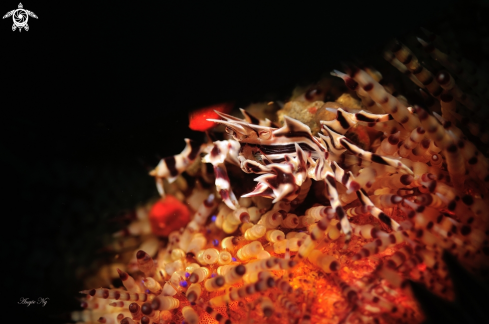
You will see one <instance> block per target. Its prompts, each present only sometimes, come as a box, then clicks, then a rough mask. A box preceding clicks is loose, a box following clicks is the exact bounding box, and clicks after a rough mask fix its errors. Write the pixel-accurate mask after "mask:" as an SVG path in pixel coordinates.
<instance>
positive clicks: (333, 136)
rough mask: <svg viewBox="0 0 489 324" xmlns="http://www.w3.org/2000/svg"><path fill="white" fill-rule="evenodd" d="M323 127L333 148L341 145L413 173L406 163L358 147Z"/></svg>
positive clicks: (371, 159) (376, 160) (384, 163)
mask: <svg viewBox="0 0 489 324" xmlns="http://www.w3.org/2000/svg"><path fill="white" fill-rule="evenodd" d="M323 129H324V130H325V131H326V132H327V133H328V135H329V137H330V138H331V143H332V144H333V146H334V147H335V148H337V147H340V146H342V147H344V148H345V149H347V150H348V151H350V152H351V153H353V154H355V155H356V156H358V157H359V158H361V159H363V160H367V161H370V162H375V163H379V164H383V165H388V166H391V167H394V168H396V169H400V170H403V171H405V172H406V173H409V174H413V171H412V170H411V169H410V168H408V167H407V166H406V165H404V164H403V163H402V162H401V161H399V160H395V159H392V158H388V157H385V156H380V155H378V154H375V153H372V152H368V151H365V150H363V149H361V148H359V147H358V146H357V145H355V144H354V143H353V142H351V141H350V140H349V139H348V138H346V137H345V136H344V135H341V134H338V133H337V132H335V131H334V130H332V129H331V128H329V127H328V126H326V125H323ZM320 136H321V134H320Z"/></svg>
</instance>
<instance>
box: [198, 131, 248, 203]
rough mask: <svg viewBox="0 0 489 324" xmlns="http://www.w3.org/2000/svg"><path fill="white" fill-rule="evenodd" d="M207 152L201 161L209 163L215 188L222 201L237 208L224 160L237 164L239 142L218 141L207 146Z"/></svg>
mask: <svg viewBox="0 0 489 324" xmlns="http://www.w3.org/2000/svg"><path fill="white" fill-rule="evenodd" d="M207 151H209V152H208V154H207V155H206V156H204V158H203V159H202V162H204V163H211V164H212V166H213V167H214V174H215V176H216V189H217V191H218V192H219V194H220V195H221V198H222V200H223V201H224V203H225V204H226V205H227V206H228V207H229V208H231V209H233V210H236V209H238V208H239V204H238V200H237V199H236V196H235V195H234V193H233V191H232V189H231V182H230V181H229V176H228V173H227V170H226V166H225V165H224V161H228V162H230V163H233V164H236V165H239V160H238V151H239V143H238V142H236V141H231V140H229V141H218V142H215V143H214V144H213V145H212V146H211V147H209V148H208V150H207Z"/></svg>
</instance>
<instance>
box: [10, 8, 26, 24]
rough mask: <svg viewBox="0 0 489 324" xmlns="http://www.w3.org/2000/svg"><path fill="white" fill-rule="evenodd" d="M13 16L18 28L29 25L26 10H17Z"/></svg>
mask: <svg viewBox="0 0 489 324" xmlns="http://www.w3.org/2000/svg"><path fill="white" fill-rule="evenodd" d="M12 16H13V18H14V24H15V25H17V26H18V27H21V26H25V24H27V19H28V17H27V12H25V10H24V9H17V10H15V12H14V14H13V15H12Z"/></svg>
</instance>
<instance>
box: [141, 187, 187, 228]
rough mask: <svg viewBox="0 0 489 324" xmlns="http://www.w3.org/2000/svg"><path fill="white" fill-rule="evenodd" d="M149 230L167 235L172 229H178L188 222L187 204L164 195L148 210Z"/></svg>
mask: <svg viewBox="0 0 489 324" xmlns="http://www.w3.org/2000/svg"><path fill="white" fill-rule="evenodd" d="M149 222H150V224H151V231H152V232H153V233H154V234H156V235H160V236H168V235H169V234H170V233H171V232H172V231H175V230H178V229H180V228H181V227H183V226H185V225H187V223H188V222H190V211H189V210H188V208H187V206H186V205H185V204H184V203H182V202H181V201H180V200H178V199H177V198H175V197H173V196H171V195H166V197H165V198H164V199H162V200H158V202H157V203H155V204H154V205H153V207H152V208H151V211H150V212H149Z"/></svg>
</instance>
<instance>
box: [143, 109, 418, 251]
mask: <svg viewBox="0 0 489 324" xmlns="http://www.w3.org/2000/svg"><path fill="white" fill-rule="evenodd" d="M241 112H242V113H243V115H244V117H245V119H239V118H236V117H233V116H230V115H227V114H224V113H220V112H217V111H216V113H217V114H218V115H219V117H221V118H222V119H209V121H213V122H215V123H219V124H224V125H225V126H226V132H227V133H228V134H229V135H230V136H231V138H232V139H229V140H225V141H215V142H213V143H209V144H203V145H199V144H197V143H195V142H193V141H191V140H189V139H185V141H186V143H187V146H186V147H185V149H184V150H183V152H182V153H181V154H179V155H175V156H170V157H167V158H164V159H162V160H161V161H160V163H159V164H158V166H157V167H156V168H155V169H154V170H153V171H152V172H151V173H150V174H151V175H153V176H155V177H156V181H157V187H158V190H159V191H160V194H162V195H163V194H164V193H163V186H162V180H163V179H164V178H167V179H168V180H169V181H170V182H172V181H174V180H175V179H176V177H177V176H178V175H179V174H180V173H181V172H183V171H185V169H186V168H187V167H188V166H189V165H190V164H191V163H192V162H193V161H194V160H195V159H196V158H197V157H198V156H199V154H200V153H201V152H202V153H206V155H205V156H204V157H203V159H202V162H204V163H211V164H212V165H213V167H214V173H215V176H216V180H215V184H216V188H217V190H218V192H219V193H220V195H221V197H222V199H223V201H224V203H225V204H226V205H227V206H228V207H229V208H231V209H233V210H236V209H238V208H239V204H238V201H237V199H236V197H235V195H234V193H233V191H232V188H231V184H230V180H229V177H228V175H227V171H226V167H225V165H224V162H228V163H231V164H234V165H237V166H239V167H240V168H241V170H242V171H243V172H245V173H253V174H259V175H260V176H258V177H257V178H256V179H255V181H257V182H258V184H257V185H256V187H255V189H254V190H253V191H252V192H250V193H248V194H245V195H243V196H242V197H253V196H263V197H267V198H272V199H273V203H275V202H278V201H281V200H286V201H292V200H293V199H295V198H296V197H297V196H298V194H299V192H300V188H301V185H302V184H303V183H304V182H305V181H306V180H307V179H313V180H315V181H324V184H325V187H326V191H325V192H326V195H327V198H328V199H329V201H330V203H331V207H332V208H333V210H334V212H335V213H336V215H337V216H338V218H339V221H340V224H341V228H342V231H343V232H344V233H345V235H346V241H347V242H348V241H349V240H350V238H351V235H352V228H351V226H350V223H349V221H348V218H347V217H346V213H345V211H344V209H343V206H342V205H341V202H340V199H339V195H338V191H337V187H336V182H339V183H341V184H343V185H344V186H345V187H346V188H347V190H348V191H347V193H352V192H355V193H356V195H357V197H358V199H359V201H360V202H361V204H362V205H363V206H364V207H365V208H366V210H368V211H369V212H370V214H372V215H373V216H374V217H376V218H377V219H378V220H380V221H381V222H383V223H384V224H386V225H387V226H388V227H389V228H391V229H393V230H398V228H399V224H398V223H397V222H396V221H395V220H393V219H392V218H390V217H389V216H387V215H386V214H385V213H384V212H383V211H382V210H381V209H380V208H378V207H376V206H375V205H374V204H373V203H372V201H371V200H370V198H369V197H368V195H367V193H366V192H365V191H364V189H362V188H361V186H360V184H359V183H358V182H357V181H356V179H355V176H354V175H353V174H352V172H351V171H348V172H346V171H345V170H343V169H342V168H341V167H340V166H339V165H338V163H337V161H339V160H340V157H341V156H342V155H343V154H345V153H346V154H353V155H355V156H357V158H359V159H362V160H367V161H370V162H372V163H378V164H383V165H386V166H390V167H394V168H395V169H396V170H397V171H398V172H400V173H406V174H411V175H412V174H413V172H412V170H411V169H410V168H408V167H407V166H406V165H404V164H403V163H401V162H400V161H399V160H396V159H395V158H390V157H384V156H380V155H377V154H375V153H371V152H368V151H365V150H363V149H361V148H360V147H358V146H357V145H355V144H354V143H353V142H352V141H350V140H349V139H348V138H346V137H345V135H344V134H345V133H346V131H347V130H348V129H350V128H351V127H352V126H354V125H356V124H364V123H370V124H371V123H378V122H385V121H389V120H392V117H391V116H390V115H388V114H384V115H377V114H371V113H368V112H365V111H359V112H356V113H349V112H347V111H345V110H343V109H341V108H338V109H337V110H335V112H336V113H337V116H336V119H334V120H332V121H321V124H322V128H321V131H322V132H323V133H324V134H318V135H319V136H318V137H316V136H313V135H312V133H311V130H310V129H309V127H308V126H306V125H304V124H303V123H302V122H300V121H298V120H295V119H293V118H290V117H287V116H285V120H284V126H282V127H272V126H273V124H272V123H271V122H270V121H269V120H266V121H262V120H258V119H257V118H255V117H253V116H252V115H250V114H249V113H248V112H246V111H245V110H243V109H241ZM324 222H327V220H324ZM320 225H321V221H320V222H319V223H318V226H320ZM322 226H324V223H323V224H322ZM322 226H321V227H322Z"/></svg>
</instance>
